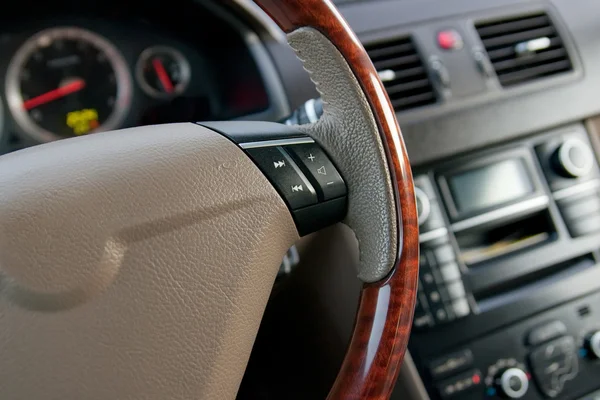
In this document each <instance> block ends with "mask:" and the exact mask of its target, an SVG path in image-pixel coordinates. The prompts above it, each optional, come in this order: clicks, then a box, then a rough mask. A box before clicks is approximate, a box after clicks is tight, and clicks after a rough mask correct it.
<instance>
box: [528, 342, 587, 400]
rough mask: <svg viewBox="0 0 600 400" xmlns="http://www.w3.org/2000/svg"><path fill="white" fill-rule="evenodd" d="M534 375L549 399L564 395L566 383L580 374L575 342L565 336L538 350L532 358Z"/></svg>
mask: <svg viewBox="0 0 600 400" xmlns="http://www.w3.org/2000/svg"><path fill="white" fill-rule="evenodd" d="M530 361H531V367H532V369H533V375H534V376H535V379H536V381H537V383H538V386H539V387H540V390H541V391H542V392H543V393H544V394H545V395H546V396H548V397H552V398H554V397H556V396H558V395H559V394H561V393H562V391H563V389H564V385H565V383H566V382H568V381H570V380H573V379H574V378H575V377H576V376H577V373H578V372H579V361H578V359H577V354H576V346H575V340H574V339H573V337H571V336H565V337H562V338H559V339H556V340H553V341H551V342H549V343H547V344H545V345H543V346H540V347H538V348H536V349H535V350H534V351H533V352H532V353H531V356H530Z"/></svg>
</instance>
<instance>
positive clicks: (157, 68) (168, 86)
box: [152, 58, 174, 93]
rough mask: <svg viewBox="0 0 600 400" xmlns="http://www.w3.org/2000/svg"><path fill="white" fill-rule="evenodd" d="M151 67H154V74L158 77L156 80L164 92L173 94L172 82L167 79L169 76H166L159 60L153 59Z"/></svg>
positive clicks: (165, 71)
mask: <svg viewBox="0 0 600 400" xmlns="http://www.w3.org/2000/svg"><path fill="white" fill-rule="evenodd" d="M152 66H153V67H154V72H156V76H158V80H159V81H160V84H161V85H162V87H163V89H165V92H167V93H173V90H174V89H173V82H171V78H169V74H167V70H166V69H165V66H164V65H163V63H162V61H161V60H160V58H155V59H153V60H152Z"/></svg>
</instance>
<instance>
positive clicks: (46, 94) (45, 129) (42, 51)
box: [6, 27, 132, 141]
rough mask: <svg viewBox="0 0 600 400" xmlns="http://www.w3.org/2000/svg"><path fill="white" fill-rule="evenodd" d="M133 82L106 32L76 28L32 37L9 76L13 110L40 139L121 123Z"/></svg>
mask: <svg viewBox="0 0 600 400" xmlns="http://www.w3.org/2000/svg"><path fill="white" fill-rule="evenodd" d="M131 87H132V84H131V77H130V75H129V72H128V70H127V65H126V63H125V60H124V59H123V56H122V55H121V54H120V53H119V52H118V50H117V49H116V48H115V47H114V46H113V45H112V44H110V42H108V41H107V40H106V39H104V38H103V37H101V36H99V35H97V34H95V33H92V32H90V31H87V30H84V29H81V28H73V27H60V28H51V29H47V30H44V31H42V32H39V33H38V34H36V35H34V36H33V37H31V38H30V39H29V40H27V41H26V42H25V43H24V44H23V45H22V46H21V48H20V49H19V50H18V51H17V53H16V54H15V56H14V57H13V59H12V61H11V62H10V65H9V67H8V71H7V75H6V98H7V102H8V106H9V108H10V111H11V112H12V115H13V117H14V119H15V121H16V122H17V124H18V125H19V126H20V127H21V128H22V129H23V130H24V131H25V133H26V134H28V135H30V136H32V137H33V138H35V139H37V140H38V141H50V140H55V139H61V138H65V137H70V136H78V135H85V134H87V133H91V132H97V131H101V130H110V129H115V128H118V127H119V126H120V124H121V123H122V122H123V120H124V119H125V117H126V115H127V110H128V109H129V105H130V104H129V103H130V100H131Z"/></svg>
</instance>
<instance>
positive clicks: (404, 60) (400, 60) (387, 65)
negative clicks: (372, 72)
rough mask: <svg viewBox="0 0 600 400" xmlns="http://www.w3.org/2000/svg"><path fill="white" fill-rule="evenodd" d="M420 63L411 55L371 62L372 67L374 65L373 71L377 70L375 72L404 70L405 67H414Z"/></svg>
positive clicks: (415, 56)
mask: <svg viewBox="0 0 600 400" xmlns="http://www.w3.org/2000/svg"><path fill="white" fill-rule="evenodd" d="M420 63H421V59H420V58H419V56H418V55H416V54H412V55H410V56H404V57H394V58H390V59H387V60H381V61H376V62H373V65H375V69H377V71H380V70H382V69H395V68H398V69H404V68H406V67H405V66H407V65H410V66H415V65H418V64H420Z"/></svg>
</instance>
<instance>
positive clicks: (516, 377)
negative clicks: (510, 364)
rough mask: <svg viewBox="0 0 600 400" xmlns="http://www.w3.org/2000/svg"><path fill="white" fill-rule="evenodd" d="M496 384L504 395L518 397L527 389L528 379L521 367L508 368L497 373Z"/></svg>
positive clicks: (523, 394) (511, 397)
mask: <svg viewBox="0 0 600 400" xmlns="http://www.w3.org/2000/svg"><path fill="white" fill-rule="evenodd" d="M496 386H497V387H498V390H499V391H500V393H501V394H502V395H503V396H504V397H508V398H510V399H520V398H521V397H523V396H525V393H527V390H528V389H529V379H528V378H527V374H526V373H525V371H523V370H522V369H520V368H508V369H507V370H505V371H504V372H502V374H500V375H499V377H498V379H497V380H496Z"/></svg>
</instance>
